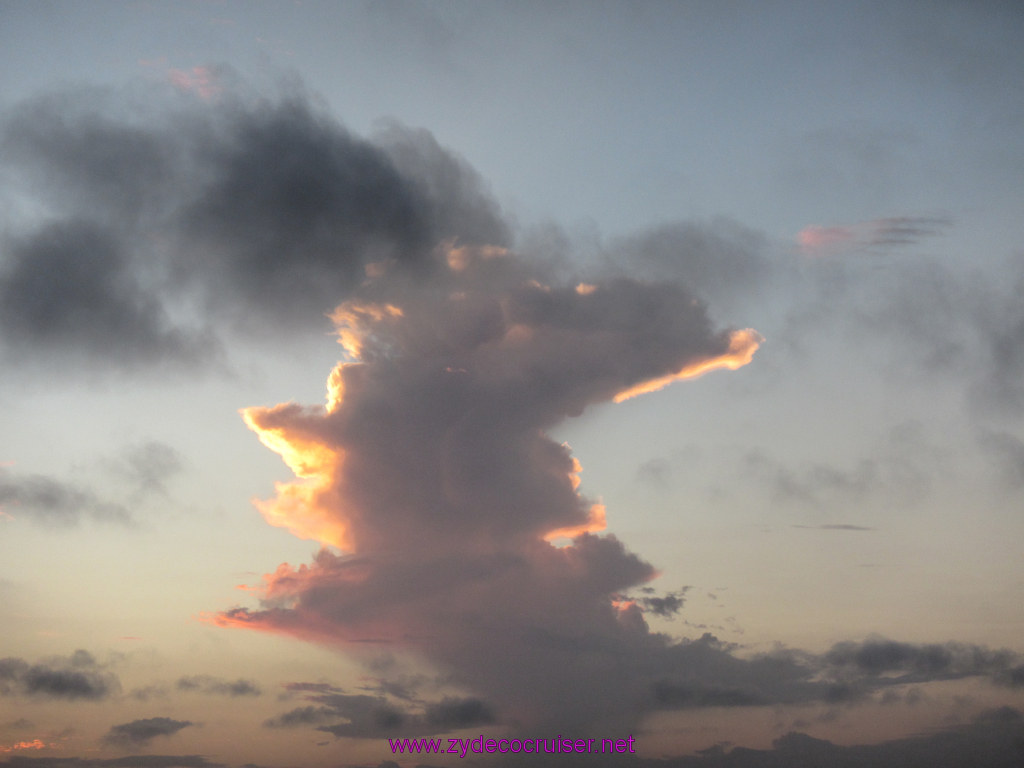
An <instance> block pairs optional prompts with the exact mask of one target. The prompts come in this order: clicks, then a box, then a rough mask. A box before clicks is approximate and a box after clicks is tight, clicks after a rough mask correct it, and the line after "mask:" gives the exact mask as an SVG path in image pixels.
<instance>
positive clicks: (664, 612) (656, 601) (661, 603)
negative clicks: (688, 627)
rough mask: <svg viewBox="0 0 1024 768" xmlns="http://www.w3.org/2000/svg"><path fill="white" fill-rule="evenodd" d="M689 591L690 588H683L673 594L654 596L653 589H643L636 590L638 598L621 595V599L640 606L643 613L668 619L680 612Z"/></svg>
mask: <svg viewBox="0 0 1024 768" xmlns="http://www.w3.org/2000/svg"><path fill="white" fill-rule="evenodd" d="M689 590H690V587H683V588H682V589H678V590H676V591H674V592H666V593H665V594H664V595H656V594H655V590H654V589H653V588H651V587H644V588H642V589H639V590H637V591H638V592H639V593H640V594H639V596H630V595H623V596H622V599H623V600H632V601H633V602H634V603H636V604H637V605H639V606H640V608H641V609H642V610H643V612H644V613H650V614H652V615H654V616H660V617H661V618H663V619H669V618H672V617H673V616H675V615H676V614H677V613H679V611H681V610H682V608H683V605H684V604H685V602H686V598H685V595H686V593H687V592H688V591H689Z"/></svg>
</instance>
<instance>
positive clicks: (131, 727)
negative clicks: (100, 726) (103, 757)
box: [103, 717, 193, 749]
mask: <svg viewBox="0 0 1024 768" xmlns="http://www.w3.org/2000/svg"><path fill="white" fill-rule="evenodd" d="M190 725H193V723H192V722H190V721H188V720H172V719H171V718H169V717H148V718H145V719H143V720H132V721H131V722H130V723H122V724H121V725H115V726H112V727H111V729H110V730H109V731H108V732H107V735H106V736H105V737H104V738H103V740H104V741H105V742H107V743H108V744H112V745H115V746H118V747H122V748H129V749H131V748H135V747H144V746H146V745H148V744H149V742H151V741H152V740H153V739H155V738H157V737H158V736H173V735H174V734H176V733H177V732H178V731H180V730H181V729H182V728H187V727H188V726H190Z"/></svg>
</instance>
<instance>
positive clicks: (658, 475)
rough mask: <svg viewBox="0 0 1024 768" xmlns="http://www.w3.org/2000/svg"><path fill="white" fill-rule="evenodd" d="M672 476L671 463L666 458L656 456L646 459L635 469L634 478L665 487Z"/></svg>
mask: <svg viewBox="0 0 1024 768" xmlns="http://www.w3.org/2000/svg"><path fill="white" fill-rule="evenodd" d="M671 476H672V465H671V463H669V461H668V459H665V458H661V457H657V458H654V459H648V460H647V461H645V462H644V463H643V464H641V465H640V466H639V467H637V470H636V479H637V480H640V481H641V482H644V483H650V484H651V485H655V486H659V487H665V486H667V485H668V483H669V479H670V478H671Z"/></svg>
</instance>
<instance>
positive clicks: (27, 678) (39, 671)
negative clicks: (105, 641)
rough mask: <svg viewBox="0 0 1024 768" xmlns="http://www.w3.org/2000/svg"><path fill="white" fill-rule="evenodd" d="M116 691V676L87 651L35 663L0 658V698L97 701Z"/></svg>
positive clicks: (119, 686) (14, 658) (117, 690)
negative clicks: (20, 697) (1, 696)
mask: <svg viewBox="0 0 1024 768" xmlns="http://www.w3.org/2000/svg"><path fill="white" fill-rule="evenodd" d="M120 690H121V684H120V681H119V680H118V679H117V677H116V676H115V675H114V674H113V673H111V672H107V671H105V670H104V669H103V667H102V666H101V665H100V664H99V663H98V662H97V661H96V659H95V658H93V656H92V654H90V653H88V652H87V651H83V650H78V651H75V652H74V653H73V654H72V655H71V656H69V657H54V658H52V659H48V660H46V661H45V662H43V663H37V664H29V663H28V662H27V661H25V660H24V659H20V658H16V657H7V658H4V659H0V695H4V696H39V697H45V698H54V699H69V700H72V701H76V700H86V701H98V700H100V699H105V698H107V697H109V696H111V695H113V694H115V693H118V692H119V691H120Z"/></svg>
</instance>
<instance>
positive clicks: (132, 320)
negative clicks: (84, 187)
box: [0, 219, 216, 366]
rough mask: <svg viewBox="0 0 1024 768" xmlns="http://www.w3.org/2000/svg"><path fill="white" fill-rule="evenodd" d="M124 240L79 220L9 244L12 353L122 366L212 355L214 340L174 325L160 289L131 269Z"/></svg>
mask: <svg viewBox="0 0 1024 768" xmlns="http://www.w3.org/2000/svg"><path fill="white" fill-rule="evenodd" d="M125 247H126V246H125V245H124V244H123V243H121V242H119V240H118V239H117V238H116V237H115V235H114V234H113V233H112V232H111V231H110V230H109V229H107V228H104V227H102V226H100V225H98V224H96V223H94V222H89V221H83V220H77V219H69V220H66V221H62V222H59V223H53V224H48V225H44V226H43V227H41V228H40V229H38V230H36V231H34V232H32V233H31V234H30V235H27V236H24V237H22V238H19V239H16V240H15V241H14V242H12V243H9V244H8V246H7V247H6V248H5V249H4V250H5V251H6V258H5V259H4V263H3V264H2V265H0V331H2V332H3V336H4V338H5V339H6V340H7V347H8V351H9V353H10V354H12V355H13V356H14V357H15V359H17V360H19V361H24V360H31V359H32V358H34V357H35V356H36V355H37V354H39V353H40V352H45V351H49V352H52V353H55V354H59V355H60V356H61V357H62V358H63V359H65V360H67V361H73V362H75V363H83V362H85V363H87V362H89V361H91V360H93V359H95V358H97V357H99V358H102V359H104V360H107V361H108V362H110V363H113V364H116V365H119V366H121V365H125V366H127V365H129V364H131V363H140V364H150V363H157V362H162V361H174V362H181V363H187V364H190V365H191V364H197V363H199V362H204V361H207V360H210V359H212V357H213V356H214V352H215V351H216V345H215V344H214V343H213V340H212V339H211V338H209V337H206V336H203V335H202V334H195V333H191V332H188V331H185V330H183V329H180V328H175V327H173V326H172V325H171V321H170V319H169V318H168V316H167V313H166V311H165V309H164V308H163V307H162V306H161V304H160V302H159V300H158V298H157V295H156V294H155V293H154V292H152V291H150V290H147V289H145V288H143V287H142V285H141V284H140V282H139V280H138V278H137V277H136V275H134V274H133V273H132V271H131V270H130V269H129V268H128V264H127V258H128V257H127V255H126V253H125Z"/></svg>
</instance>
